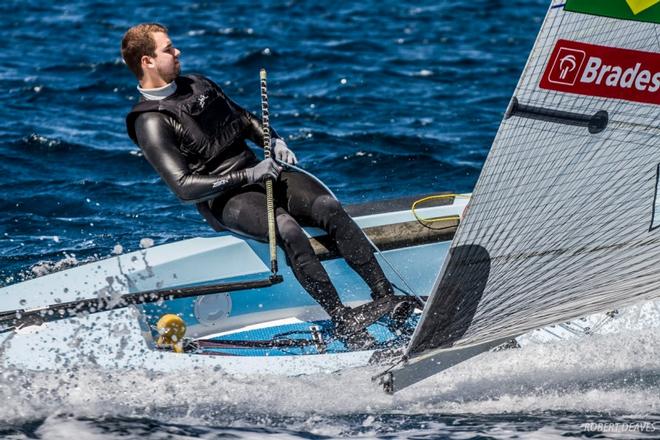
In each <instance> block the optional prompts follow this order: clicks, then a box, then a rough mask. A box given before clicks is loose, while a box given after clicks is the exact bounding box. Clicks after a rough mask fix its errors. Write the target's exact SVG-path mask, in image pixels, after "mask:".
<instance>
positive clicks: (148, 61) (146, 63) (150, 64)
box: [140, 55, 155, 69]
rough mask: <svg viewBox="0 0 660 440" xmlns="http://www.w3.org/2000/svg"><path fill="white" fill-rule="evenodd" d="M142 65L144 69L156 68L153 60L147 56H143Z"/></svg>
mask: <svg viewBox="0 0 660 440" xmlns="http://www.w3.org/2000/svg"><path fill="white" fill-rule="evenodd" d="M140 65H141V66H142V68H143V69H144V68H152V67H154V65H155V64H154V62H153V59H152V58H151V57H149V56H147V55H143V56H142V58H140Z"/></svg>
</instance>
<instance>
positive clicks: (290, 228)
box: [211, 185, 344, 318]
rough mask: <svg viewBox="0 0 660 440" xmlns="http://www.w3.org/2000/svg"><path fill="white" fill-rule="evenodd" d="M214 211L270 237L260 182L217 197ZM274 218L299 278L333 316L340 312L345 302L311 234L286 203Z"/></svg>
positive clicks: (230, 225) (235, 226)
mask: <svg viewBox="0 0 660 440" xmlns="http://www.w3.org/2000/svg"><path fill="white" fill-rule="evenodd" d="M211 211H212V212H213V214H214V215H215V216H216V218H217V219H218V220H219V221H220V223H222V225H223V226H224V227H226V228H227V229H229V230H230V231H232V232H235V233H237V234H239V235H244V236H248V237H250V238H254V239H256V240H259V241H267V240H268V221H267V215H266V194H265V191H264V189H263V187H262V186H261V185H251V186H249V187H245V188H243V189H241V190H239V191H234V192H233V193H232V194H229V195H228V196H223V197H221V198H218V199H216V200H214V201H213V202H212V203H211ZM275 218H276V223H277V226H276V232H277V239H278V242H279V244H280V245H281V246H282V247H283V248H284V251H285V252H286V255H287V257H288V258H289V260H290V262H291V269H292V271H293V273H294V275H295V277H296V279H297V280H298V282H300V284H301V285H302V286H303V288H304V289H305V290H306V291H307V292H309V294H310V295H311V296H312V298H314V299H315V300H316V301H317V302H318V303H319V304H320V305H321V307H323V309H324V310H325V311H326V312H327V313H328V314H329V315H330V316H331V317H333V318H334V317H336V316H338V315H339V314H341V313H342V311H343V310H344V306H343V305H342V303H341V300H340V299H339V295H338V294H337V291H336V290H335V288H334V286H333V285H332V282H331V281H330V277H329V276H328V274H327V272H326V271H325V268H324V267H323V266H322V265H321V262H320V261H319V259H318V257H317V256H316V254H315V253H314V250H313V249H312V246H311V245H310V244H309V238H308V237H307V236H306V235H305V233H304V231H303V230H302V228H301V227H300V225H299V224H298V222H297V221H296V220H295V219H294V218H293V217H292V216H291V215H290V214H289V213H288V212H286V210H285V209H284V208H283V207H281V206H278V207H277V208H276V211H275Z"/></svg>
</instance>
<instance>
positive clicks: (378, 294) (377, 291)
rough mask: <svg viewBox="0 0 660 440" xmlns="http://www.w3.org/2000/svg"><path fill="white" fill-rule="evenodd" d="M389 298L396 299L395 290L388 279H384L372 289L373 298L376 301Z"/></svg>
mask: <svg viewBox="0 0 660 440" xmlns="http://www.w3.org/2000/svg"><path fill="white" fill-rule="evenodd" d="M388 297H394V288H393V287H392V284H391V283H390V281H389V280H388V279H387V278H383V279H382V280H380V281H378V282H377V283H375V284H374V286H373V287H372V288H371V298H373V300H374V301H376V300H379V299H382V298H388Z"/></svg>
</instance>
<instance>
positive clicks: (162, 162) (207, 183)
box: [135, 112, 247, 203]
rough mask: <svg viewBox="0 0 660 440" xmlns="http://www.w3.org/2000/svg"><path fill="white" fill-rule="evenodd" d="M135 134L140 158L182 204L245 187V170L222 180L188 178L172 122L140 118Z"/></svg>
mask: <svg viewBox="0 0 660 440" xmlns="http://www.w3.org/2000/svg"><path fill="white" fill-rule="evenodd" d="M135 133H136V136H137V141H138V144H139V145H140V149H141V150H142V152H143V153H144V157H145V158H146V159H147V160H148V161H149V163H150V164H151V165H152V166H153V167H154V168H155V169H156V171H158V174H160V176H161V177H162V179H163V180H164V181H165V183H166V184H167V186H169V187H170V189H171V190H172V191H173V192H174V194H176V196H177V197H178V198H179V199H180V200H181V201H183V202H184V203H197V202H201V201H204V200H207V199H211V198H213V197H216V196H218V195H220V194H221V193H223V192H225V191H227V190H228V189H231V188H234V187H237V186H241V185H243V184H245V183H247V176H246V173H245V170H240V171H233V172H231V173H229V174H226V175H223V176H210V175H200V174H192V173H191V172H190V170H189V168H188V165H187V163H186V160H185V158H184V157H183V155H182V154H181V152H180V150H179V148H178V143H179V141H178V137H177V135H176V130H175V128H174V126H173V122H172V120H171V119H170V118H169V117H168V116H166V115H163V114H161V113H156V112H149V113H143V114H141V115H140V116H138V118H137V120H136V121H135Z"/></svg>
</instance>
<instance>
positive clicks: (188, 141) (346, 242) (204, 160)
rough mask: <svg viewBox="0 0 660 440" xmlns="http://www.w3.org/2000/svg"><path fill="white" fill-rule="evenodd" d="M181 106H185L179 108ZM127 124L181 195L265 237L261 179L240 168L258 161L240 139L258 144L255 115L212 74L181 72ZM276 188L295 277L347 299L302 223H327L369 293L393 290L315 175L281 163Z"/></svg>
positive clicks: (216, 217)
mask: <svg viewBox="0 0 660 440" xmlns="http://www.w3.org/2000/svg"><path fill="white" fill-rule="evenodd" d="M200 96H205V97H206V98H204V101H205V104H206V103H207V102H208V106H207V108H206V109H202V110H200V109H199V108H196V107H195V105H196V104H195V103H199V102H200V99H201V98H200ZM209 96H210V97H211V98H209ZM135 109H137V110H135ZM180 109H184V110H183V111H184V112H187V114H182V113H181V112H179V113H178V114H177V113H176V112H177V111H179V110H180ZM205 113H206V114H205ZM191 114H192V116H193V117H190V115H191ZM218 121H222V123H218ZM127 124H128V132H129V135H131V138H133V139H134V141H136V143H137V144H138V145H139V146H140V148H141V149H142V151H143V153H144V156H145V157H146V158H147V160H148V161H149V163H151V165H152V166H153V167H154V168H155V169H156V170H157V171H158V173H159V174H160V176H161V177H162V178H163V180H164V181H165V182H166V183H167V185H168V186H169V187H170V189H171V190H172V191H173V192H174V193H175V194H176V195H177V197H178V198H179V199H181V200H182V201H184V202H197V204H198V207H199V208H200V211H201V212H202V214H204V215H205V217H206V218H207V220H209V221H210V222H211V223H212V225H214V222H217V224H215V227H216V228H218V226H221V227H223V228H226V229H228V230H230V231H233V232H235V233H237V234H241V235H245V236H248V237H251V238H255V239H257V240H261V241H266V240H267V237H268V227H267V222H266V218H267V216H266V212H265V211H266V196H265V188H264V185H263V184H262V183H257V184H251V185H248V184H247V176H246V172H245V171H244V170H245V168H248V167H252V166H254V165H256V164H257V163H258V162H259V161H258V159H257V158H256V156H255V154H254V153H253V152H252V151H251V150H250V149H249V148H248V147H247V145H246V143H245V139H249V140H251V141H253V142H254V143H255V144H257V145H263V132H262V129H261V125H260V123H259V121H258V120H257V119H256V117H255V116H254V115H252V114H251V113H249V112H248V111H246V110H245V109H243V108H241V107H240V106H238V105H237V104H236V103H234V102H233V101H231V100H230V99H229V98H228V97H227V96H226V95H224V93H222V91H221V90H220V88H219V87H218V86H217V85H215V84H214V83H212V82H211V81H210V80H207V79H206V78H203V77H199V76H191V77H179V78H178V79H177V91H176V92H175V93H174V94H173V95H171V96H169V97H167V98H165V99H164V100H162V101H158V102H153V101H149V102H143V103H140V104H138V105H136V107H135V108H134V111H133V112H131V114H129V116H128V117H127ZM223 127H224V128H223ZM228 132H229V134H227V133H228ZM200 133H201V134H200ZM275 136H277V135H276V134H275ZM218 139H220V141H219V140H218ZM274 196H275V203H276V223H277V228H276V229H277V237H278V240H279V243H280V245H281V246H282V247H283V248H284V250H285V252H286V255H287V257H288V259H289V261H290V263H291V267H292V270H293V273H294V274H295V276H296V278H297V279H298V281H299V282H300V284H301V285H302V286H303V287H304V288H305V290H307V291H308V292H309V293H310V295H311V296H312V297H313V298H314V299H315V300H316V301H317V302H318V303H319V304H321V306H322V307H323V308H324V309H325V310H326V311H327V312H328V314H330V316H332V317H335V316H337V315H340V314H341V312H342V310H344V306H343V305H342V304H341V302H340V300H339V296H338V294H337V292H336V290H335V288H334V287H333V285H332V283H331V281H330V278H329V277H328V274H327V273H326V271H325V269H324V268H323V266H322V265H321V263H320V261H319V259H318V257H317V256H316V255H315V253H314V251H313V249H312V247H311V245H310V244H309V239H308V238H307V236H306V235H305V233H304V231H303V230H302V228H301V226H315V227H319V228H321V229H323V230H325V231H326V232H327V233H328V234H329V236H330V237H331V238H332V239H333V240H334V241H335V242H336V244H337V248H338V250H339V252H340V253H341V255H342V256H343V257H344V258H345V260H346V262H347V263H348V264H349V265H350V266H351V267H352V268H353V269H354V270H355V271H356V272H357V273H358V274H359V275H360V276H361V277H362V278H363V279H364V280H365V281H366V282H367V284H368V285H369V286H370V287H371V289H372V296H373V297H374V298H379V297H382V296H386V295H391V294H392V288H391V285H390V283H389V282H388V281H387V279H386V277H385V275H384V273H383V271H382V269H381V268H380V266H379V265H378V262H377V261H376V258H375V256H374V254H373V249H372V247H371V245H370V243H369V242H368V240H367V238H366V237H365V236H364V234H363V232H362V230H361V229H360V228H359V227H358V226H357V225H356V224H355V222H354V221H353V219H351V217H350V216H349V215H348V214H347V213H346V211H344V209H343V208H342V206H341V204H340V203H339V202H338V201H337V200H336V199H335V198H334V197H333V196H332V195H331V194H329V193H328V192H327V190H326V189H325V188H324V187H323V186H322V185H320V184H319V183H318V182H317V181H316V180H314V179H313V178H311V177H309V176H307V175H306V174H303V173H300V172H295V171H283V172H282V173H281V175H280V178H279V179H278V181H276V182H275V185H274ZM209 214H210V215H209Z"/></svg>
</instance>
